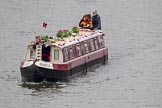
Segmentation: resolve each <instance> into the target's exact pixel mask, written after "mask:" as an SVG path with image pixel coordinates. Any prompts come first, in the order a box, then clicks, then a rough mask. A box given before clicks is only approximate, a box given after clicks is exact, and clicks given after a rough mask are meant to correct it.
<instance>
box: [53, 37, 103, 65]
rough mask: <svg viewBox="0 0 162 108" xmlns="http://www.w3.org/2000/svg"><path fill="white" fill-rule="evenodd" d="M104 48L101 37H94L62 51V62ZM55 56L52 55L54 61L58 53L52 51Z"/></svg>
mask: <svg viewBox="0 0 162 108" xmlns="http://www.w3.org/2000/svg"><path fill="white" fill-rule="evenodd" d="M103 47H104V40H103V36H99V37H95V38H92V39H89V40H86V41H83V42H80V43H78V44H75V45H71V46H69V47H66V48H64V49H63V55H64V62H65V61H68V60H71V59H74V58H76V57H80V56H82V55H85V54H88V53H90V52H94V51H96V50H98V49H100V48H103ZM54 52H55V53H56V54H54V56H55V57H54V59H55V60H58V59H59V57H58V56H59V54H58V53H59V51H57V50H55V51H54Z"/></svg>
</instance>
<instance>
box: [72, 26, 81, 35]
mask: <svg viewBox="0 0 162 108" xmlns="http://www.w3.org/2000/svg"><path fill="white" fill-rule="evenodd" d="M71 31H72V33H76V34H78V33H79V28H78V27H77V26H75V27H73V28H72V30H71Z"/></svg>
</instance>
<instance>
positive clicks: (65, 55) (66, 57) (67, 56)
mask: <svg viewBox="0 0 162 108" xmlns="http://www.w3.org/2000/svg"><path fill="white" fill-rule="evenodd" d="M64 57H65V59H64V60H65V61H67V60H69V54H68V50H67V48H64Z"/></svg>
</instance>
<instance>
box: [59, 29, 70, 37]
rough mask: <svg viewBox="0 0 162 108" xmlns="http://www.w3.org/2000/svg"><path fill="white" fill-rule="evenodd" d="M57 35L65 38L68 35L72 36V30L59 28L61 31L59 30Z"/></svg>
mask: <svg viewBox="0 0 162 108" xmlns="http://www.w3.org/2000/svg"><path fill="white" fill-rule="evenodd" d="M56 36H57V37H58V38H61V39H63V38H66V37H69V36H71V32H70V31H69V30H59V31H58V32H57V34H56Z"/></svg>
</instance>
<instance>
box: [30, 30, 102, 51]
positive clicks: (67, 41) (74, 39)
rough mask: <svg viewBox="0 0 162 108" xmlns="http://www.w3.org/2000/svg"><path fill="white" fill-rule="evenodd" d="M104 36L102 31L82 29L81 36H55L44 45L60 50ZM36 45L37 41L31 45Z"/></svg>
mask: <svg viewBox="0 0 162 108" xmlns="http://www.w3.org/2000/svg"><path fill="white" fill-rule="evenodd" d="M103 34H104V33H103V32H102V30H90V29H80V30H79V34H73V33H72V35H71V36H69V37H65V38H62V39H61V38H58V37H56V36H55V37H53V38H52V39H48V41H47V42H43V44H45V45H46V46H56V47H59V48H64V47H67V46H70V45H73V44H77V43H79V42H82V41H85V40H88V39H91V38H94V37H96V36H99V35H103ZM35 43H36V41H33V42H32V43H31V44H35ZM40 43H42V42H40Z"/></svg>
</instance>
